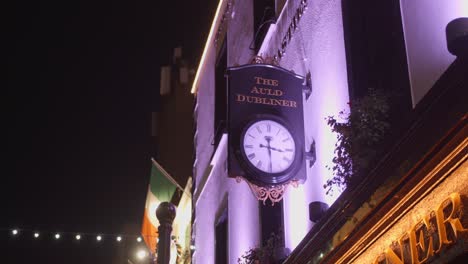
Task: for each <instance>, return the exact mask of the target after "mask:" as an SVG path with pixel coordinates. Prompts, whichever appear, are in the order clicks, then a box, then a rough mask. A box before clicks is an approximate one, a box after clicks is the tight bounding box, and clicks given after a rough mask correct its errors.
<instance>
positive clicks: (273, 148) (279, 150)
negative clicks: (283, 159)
mask: <svg viewBox="0 0 468 264" xmlns="http://www.w3.org/2000/svg"><path fill="white" fill-rule="evenodd" d="M270 149H271V150H274V151H278V152H284V150H282V149H277V148H275V147H270Z"/></svg>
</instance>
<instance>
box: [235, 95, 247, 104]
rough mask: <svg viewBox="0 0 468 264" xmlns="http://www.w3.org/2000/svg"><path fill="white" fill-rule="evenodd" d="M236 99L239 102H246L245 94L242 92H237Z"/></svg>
mask: <svg viewBox="0 0 468 264" xmlns="http://www.w3.org/2000/svg"><path fill="white" fill-rule="evenodd" d="M236 95H237V96H236V101H237V102H244V101H245V95H242V94H236Z"/></svg>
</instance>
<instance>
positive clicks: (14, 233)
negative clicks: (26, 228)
mask: <svg viewBox="0 0 468 264" xmlns="http://www.w3.org/2000/svg"><path fill="white" fill-rule="evenodd" d="M11 233H12V234H13V235H14V236H16V235H17V234H18V233H19V231H18V229H13V230H11Z"/></svg>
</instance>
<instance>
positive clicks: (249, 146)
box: [244, 145, 253, 148]
mask: <svg viewBox="0 0 468 264" xmlns="http://www.w3.org/2000/svg"><path fill="white" fill-rule="evenodd" d="M244 148H253V145H245V146H244Z"/></svg>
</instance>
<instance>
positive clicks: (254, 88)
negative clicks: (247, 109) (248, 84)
mask: <svg viewBox="0 0 468 264" xmlns="http://www.w3.org/2000/svg"><path fill="white" fill-rule="evenodd" d="M250 93H253V94H260V92H259V91H258V88H257V87H255V86H254V87H252V90H250Z"/></svg>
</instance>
